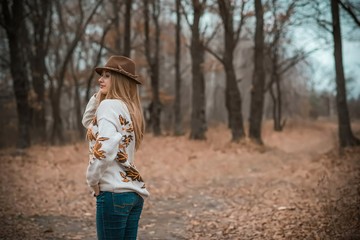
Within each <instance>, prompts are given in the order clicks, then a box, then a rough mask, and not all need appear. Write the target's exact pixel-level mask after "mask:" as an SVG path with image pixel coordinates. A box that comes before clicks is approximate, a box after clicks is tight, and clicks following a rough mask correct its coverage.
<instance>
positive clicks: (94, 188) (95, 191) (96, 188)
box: [92, 185, 100, 197]
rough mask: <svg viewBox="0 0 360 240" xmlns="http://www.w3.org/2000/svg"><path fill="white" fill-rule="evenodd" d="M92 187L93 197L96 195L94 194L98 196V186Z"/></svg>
mask: <svg viewBox="0 0 360 240" xmlns="http://www.w3.org/2000/svg"><path fill="white" fill-rule="evenodd" d="M92 189H93V191H94V192H93V195H94V197H96V196H98V195H99V194H100V187H99V185H95V186H93V187H92Z"/></svg>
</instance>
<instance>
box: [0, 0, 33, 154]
mask: <svg viewBox="0 0 360 240" xmlns="http://www.w3.org/2000/svg"><path fill="white" fill-rule="evenodd" d="M9 6H10V4H9V3H8V1H6V0H3V1H2V15H3V16H2V17H3V20H4V24H5V30H6V34H7V37H8V43H9V50H10V72H11V76H12V79H13V89H14V93H15V98H16V107H17V114H18V136H17V139H18V140H17V147H18V148H27V147H29V146H30V129H29V127H30V124H31V109H30V106H29V104H28V91H29V79H28V76H27V71H26V64H25V57H24V52H23V48H22V46H23V42H22V40H23V39H25V38H24V35H23V34H24V32H25V31H26V28H25V26H24V22H25V21H24V3H23V1H22V0H18V1H14V2H13V4H12V8H11V11H10V9H9Z"/></svg>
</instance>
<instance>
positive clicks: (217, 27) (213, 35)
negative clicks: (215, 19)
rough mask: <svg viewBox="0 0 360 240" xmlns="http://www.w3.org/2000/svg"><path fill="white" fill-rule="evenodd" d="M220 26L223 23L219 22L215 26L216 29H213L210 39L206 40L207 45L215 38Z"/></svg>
mask: <svg viewBox="0 0 360 240" xmlns="http://www.w3.org/2000/svg"><path fill="white" fill-rule="evenodd" d="M220 26H221V23H218V24H217V25H216V26H215V30H214V31H213V33H212V34H211V36H210V37H209V38H208V39H206V42H205V43H204V44H205V45H208V44H209V43H210V42H211V40H213V39H214V37H215V36H216V33H217V32H218V30H219V28H220ZM204 39H205V38H204Z"/></svg>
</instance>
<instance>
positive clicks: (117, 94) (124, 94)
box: [97, 71, 145, 150]
mask: <svg viewBox="0 0 360 240" xmlns="http://www.w3.org/2000/svg"><path fill="white" fill-rule="evenodd" d="M110 81H111V83H110V87H109V91H108V92H107V94H106V95H104V94H97V95H99V96H97V103H98V104H100V102H101V101H102V100H104V99H120V100H122V101H123V102H124V103H125V105H126V106H127V108H128V110H129V113H130V117H131V121H132V125H133V128H134V132H135V149H136V150H137V149H138V148H139V147H140V144H141V142H142V140H143V137H144V132H145V122H144V116H143V113H142V108H141V102H140V96H139V92H138V86H137V85H138V84H136V83H135V81H133V80H131V79H129V78H127V77H125V76H124V75H121V74H118V73H115V72H112V71H111V72H110Z"/></svg>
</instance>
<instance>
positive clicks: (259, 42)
mask: <svg viewBox="0 0 360 240" xmlns="http://www.w3.org/2000/svg"><path fill="white" fill-rule="evenodd" d="M255 15H256V29H255V54H254V74H253V83H252V89H251V104H250V126H249V137H250V138H251V139H253V140H255V141H256V142H257V143H259V144H262V139H261V122H262V116H263V106H264V85H265V71H264V62H263V58H264V19H263V15H264V13H263V6H262V3H261V0H255Z"/></svg>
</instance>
